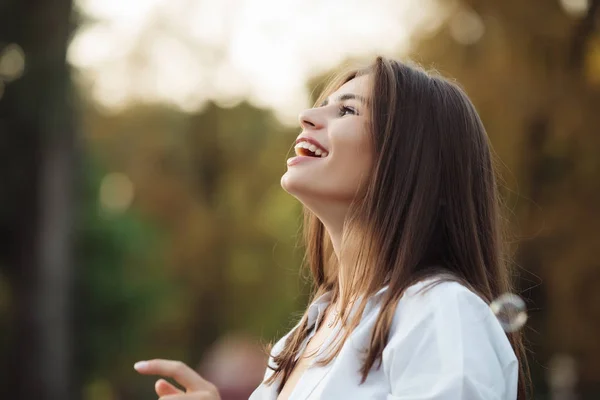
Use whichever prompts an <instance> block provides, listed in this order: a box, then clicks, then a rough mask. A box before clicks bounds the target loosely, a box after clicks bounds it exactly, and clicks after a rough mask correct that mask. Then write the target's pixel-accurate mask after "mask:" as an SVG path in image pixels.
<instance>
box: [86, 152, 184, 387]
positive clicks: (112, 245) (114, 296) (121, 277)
mask: <svg viewBox="0 0 600 400" xmlns="http://www.w3.org/2000/svg"><path fill="white" fill-rule="evenodd" d="M102 175H103V174H102V168H100V167H99V166H98V165H97V164H96V163H94V162H93V161H91V160H87V161H86V164H85V168H84V169H83V171H82V176H81V178H82V193H81V194H80V196H81V198H80V200H81V203H80V208H79V210H78V211H79V218H78V222H79V224H78V226H77V231H76V237H77V244H76V250H77V254H76V266H77V268H76V278H75V279H76V285H75V287H76V303H75V316H76V318H75V320H76V326H77V329H76V332H77V338H78V342H79V343H78V344H79V346H78V347H77V348H78V350H79V352H78V354H77V362H76V365H78V367H79V368H80V369H79V371H78V372H79V374H80V377H81V378H82V379H83V380H84V381H88V380H89V379H90V378H91V377H93V376H96V375H101V376H110V375H112V374H114V373H115V366H116V365H119V364H123V363H124V362H127V363H129V361H130V360H131V359H132V357H133V355H134V354H136V352H139V350H140V347H139V346H140V343H141V341H140V338H143V337H144V335H146V334H147V332H148V330H149V329H150V328H151V326H152V325H153V324H154V323H155V321H154V320H153V310H154V309H156V308H157V306H158V304H159V303H161V302H168V301H169V297H170V296H171V295H172V293H173V291H174V288H173V286H172V285H170V284H169V281H168V280H167V279H165V278H166V277H167V274H166V271H165V270H164V268H163V267H164V263H163V262H162V251H161V245H160V242H161V235H160V233H159V231H158V230H157V229H156V228H155V227H153V226H152V225H151V224H149V223H148V222H146V221H144V219H143V218H142V217H141V216H140V215H139V213H137V212H136V211H135V210H130V211H125V212H123V213H110V212H108V211H106V210H104V209H103V208H102V205H101V204H100V202H99V187H100V183H101V178H102Z"/></svg>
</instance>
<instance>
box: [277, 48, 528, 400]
mask: <svg viewBox="0 0 600 400" xmlns="http://www.w3.org/2000/svg"><path fill="white" fill-rule="evenodd" d="M365 74H370V75H371V77H372V93H371V96H370V113H371V115H370V122H369V124H370V128H369V131H370V132H369V133H370V135H371V143H372V145H373V146H372V148H373V150H374V152H375V162H374V165H373V166H372V170H371V171H370V177H369V179H368V180H367V181H366V182H367V183H366V184H365V187H364V188H361V190H360V191H359V192H358V193H357V196H356V198H355V199H354V202H353V203H352V205H351V207H350V210H349V212H348V215H347V217H346V220H345V221H344V234H343V238H342V246H341V247H342V250H341V256H340V260H338V259H337V257H336V255H335V253H334V252H333V246H332V244H331V241H330V238H329V235H328V234H327V232H326V230H325V227H324V226H323V224H322V223H321V221H320V220H319V219H318V218H317V217H316V216H315V215H314V214H313V213H312V212H311V211H310V210H308V209H307V208H306V207H305V208H304V226H303V228H304V240H305V246H306V256H305V263H306V264H307V266H308V267H309V269H310V271H311V274H312V278H313V283H314V290H313V294H312V299H313V300H314V299H315V298H316V297H318V296H320V295H321V294H323V293H325V292H327V291H331V292H332V302H334V301H337V302H338V304H339V308H340V313H341V315H340V318H341V323H342V324H343V326H344V327H345V329H344V330H341V331H340V333H341V335H342V336H341V338H340V339H341V340H338V341H337V345H336V346H333V347H332V349H330V350H331V351H330V352H329V356H328V357H327V358H325V359H324V360H322V361H321V362H320V363H321V364H322V365H323V364H327V363H329V362H331V360H333V358H334V357H335V356H336V355H337V354H338V353H339V351H340V349H341V347H342V345H343V343H344V342H345V340H346V339H347V338H348V336H349V335H350V334H351V333H352V331H353V330H354V328H356V326H357V325H358V324H359V322H360V319H361V316H362V313H363V311H364V308H365V306H366V303H367V300H368V297H369V296H370V295H372V294H374V293H375V292H376V291H377V290H378V289H380V288H381V287H383V286H384V285H389V286H388V290H387V291H386V292H385V295H384V297H383V298H382V300H381V311H380V314H379V316H378V319H377V321H376V323H375V326H374V328H373V332H372V336H371V340H370V346H369V349H367V352H366V357H365V359H364V362H363V364H362V368H361V371H360V372H361V376H362V381H361V382H364V381H365V380H366V378H367V375H368V373H369V371H370V370H371V368H372V367H373V366H374V364H375V363H376V362H378V366H377V367H379V365H380V364H381V359H382V352H383V349H384V347H385V345H386V343H387V340H388V336H389V333H390V325H391V322H392V318H393V316H394V312H395V309H396V305H397V303H398V301H399V299H400V297H401V296H402V294H403V293H404V291H405V289H406V288H407V287H408V286H410V285H412V284H414V283H416V282H418V281H420V280H423V279H425V278H428V277H431V276H433V275H436V276H437V275H440V273H445V276H446V277H447V278H446V279H453V280H457V281H459V282H461V283H462V284H464V285H465V286H467V287H468V288H469V289H471V290H472V291H473V292H475V293H477V294H478V295H479V296H480V297H481V298H482V299H484V300H485V301H486V302H488V303H489V302H490V301H491V300H493V299H494V298H496V297H498V296H499V295H500V294H502V293H505V292H508V291H511V290H512V287H511V282H510V279H509V265H508V261H507V260H508V251H507V249H506V248H505V240H504V228H503V223H502V222H503V219H502V218H501V209H500V205H501V201H500V198H499V195H498V189H497V185H496V177H495V168H494V158H493V154H492V152H491V147H490V143H489V140H488V137H487V134H486V131H485V129H484V127H483V124H482V122H481V120H480V118H479V115H478V114H477V112H476V110H475V108H474V106H473V104H472V103H471V101H470V100H469V98H468V97H467V95H466V94H465V92H464V91H463V90H462V89H461V88H460V87H459V86H458V85H457V84H456V83H454V82H452V81H450V80H448V79H445V78H443V77H441V76H439V75H437V74H435V73H428V72H426V71H424V70H423V69H421V68H420V67H417V66H413V65H409V64H407V63H402V62H399V61H395V60H390V59H386V58H383V57H377V58H376V60H375V61H374V62H373V63H372V64H371V65H369V66H368V67H366V68H362V69H358V70H353V71H349V72H346V73H342V74H340V75H339V76H338V77H337V78H336V79H334V80H332V81H331V82H330V84H329V85H328V87H327V88H326V89H325V90H324V91H323V93H322V95H321V97H320V98H319V99H318V100H317V102H316V104H320V103H321V102H322V100H323V99H324V98H326V97H327V96H328V95H329V94H331V93H332V92H333V91H335V90H337V89H338V88H339V87H340V86H341V85H343V84H344V83H345V82H348V81H350V80H351V79H353V78H355V77H357V76H360V75H365ZM448 277H451V278H448ZM359 296H360V298H362V301H360V302H358V304H357V305H356V306H357V312H356V313H354V314H351V313H349V312H348V311H349V307H348V306H349V303H350V302H351V301H352V299H356V298H357V297H359ZM307 320H308V313H307V312H305V313H304V315H303V317H302V319H301V320H300V322H299V324H298V326H297V328H296V329H295V330H294V331H293V332H291V334H290V335H289V336H288V339H287V340H286V342H285V344H284V347H283V349H282V351H281V352H279V354H277V355H275V356H274V358H273V361H274V363H275V364H276V366H275V367H271V366H269V367H270V368H272V369H273V371H274V373H273V374H272V375H271V377H270V378H269V379H268V380H267V381H266V383H268V384H271V383H273V382H275V381H276V380H277V379H278V378H280V377H281V378H282V379H281V383H280V386H279V388H278V390H281V388H282V387H283V385H284V383H285V381H286V380H287V378H288V377H289V375H290V373H291V372H292V370H293V368H294V366H295V361H294V360H295V357H296V355H298V353H299V351H300V348H301V344H302V342H303V341H304V339H305V338H306V336H307V335H308V333H309V328H310V327H308V326H307ZM509 340H510V341H511V344H512V346H513V348H514V350H515V353H516V355H517V358H518V359H519V365H520V373H519V394H518V399H519V400H522V399H525V398H526V397H527V393H526V392H527V386H528V383H529V373H528V368H527V361H526V357H525V351H524V346H523V344H522V338H521V334H520V333H513V334H509ZM333 343H336V341H334V342H333Z"/></svg>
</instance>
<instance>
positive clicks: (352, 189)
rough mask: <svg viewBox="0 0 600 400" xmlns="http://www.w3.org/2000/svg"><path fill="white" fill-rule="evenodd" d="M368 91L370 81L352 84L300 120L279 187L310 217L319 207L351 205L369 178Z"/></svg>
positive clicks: (358, 80) (360, 79) (361, 79)
mask: <svg viewBox="0 0 600 400" xmlns="http://www.w3.org/2000/svg"><path fill="white" fill-rule="evenodd" d="M370 89H371V77H370V75H364V76H360V77H357V78H354V79H352V80H350V81H348V82H347V83H345V84H344V85H343V86H342V87H340V88H339V89H338V90H336V91H335V92H334V93H332V94H331V95H330V96H329V97H328V98H327V100H326V101H325V103H324V104H322V105H321V106H320V107H317V108H312V109H308V110H306V111H304V112H302V113H301V114H300V116H299V119H300V125H301V126H302V128H303V131H302V133H301V134H300V135H299V136H298V138H297V140H296V145H295V152H296V156H295V157H292V158H290V159H288V160H287V165H288V169H287V172H286V173H285V174H284V175H283V176H282V178H281V186H282V187H283V188H284V189H285V190H286V191H287V192H289V193H290V194H292V195H293V196H295V197H296V198H298V199H299V200H300V201H301V202H302V203H304V204H305V205H306V206H308V207H309V208H311V209H313V211H315V210H314V208H315V207H319V205H320V204H327V205H333V204H335V205H343V206H347V205H349V204H350V202H351V201H352V200H353V199H354V197H355V195H356V193H357V191H358V190H359V189H360V188H361V187H362V185H363V184H364V181H365V179H366V178H367V177H368V176H369V172H370V169H371V166H372V163H373V154H372V153H373V152H372V146H371V140H370V137H369V132H368V122H369V120H368V116H369V112H368V111H369V109H368V103H369V102H370V101H369V95H370Z"/></svg>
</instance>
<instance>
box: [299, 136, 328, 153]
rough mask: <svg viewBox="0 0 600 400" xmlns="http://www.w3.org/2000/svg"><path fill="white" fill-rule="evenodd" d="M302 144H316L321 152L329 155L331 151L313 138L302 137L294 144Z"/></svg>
mask: <svg viewBox="0 0 600 400" xmlns="http://www.w3.org/2000/svg"><path fill="white" fill-rule="evenodd" d="M300 142H308V143H310V144H314V145H315V146H317V148H318V149H321V151H325V152H327V153H329V150H327V149H326V148H325V147H323V145H322V144H321V143H319V141H318V140H317V139H313V138H312V137H309V136H301V137H299V138H298V139H296V142H295V143H294V144H295V145H296V144H298V143H300Z"/></svg>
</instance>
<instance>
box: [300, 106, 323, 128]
mask: <svg viewBox="0 0 600 400" xmlns="http://www.w3.org/2000/svg"><path fill="white" fill-rule="evenodd" d="M317 114H318V112H317V109H315V108H309V109H308V110H304V111H302V112H301V113H300V115H299V116H298V119H299V121H300V126H301V127H302V128H303V129H321V128H322V127H323V125H324V123H323V121H322V118H320V117H319V116H318V115H317Z"/></svg>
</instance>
